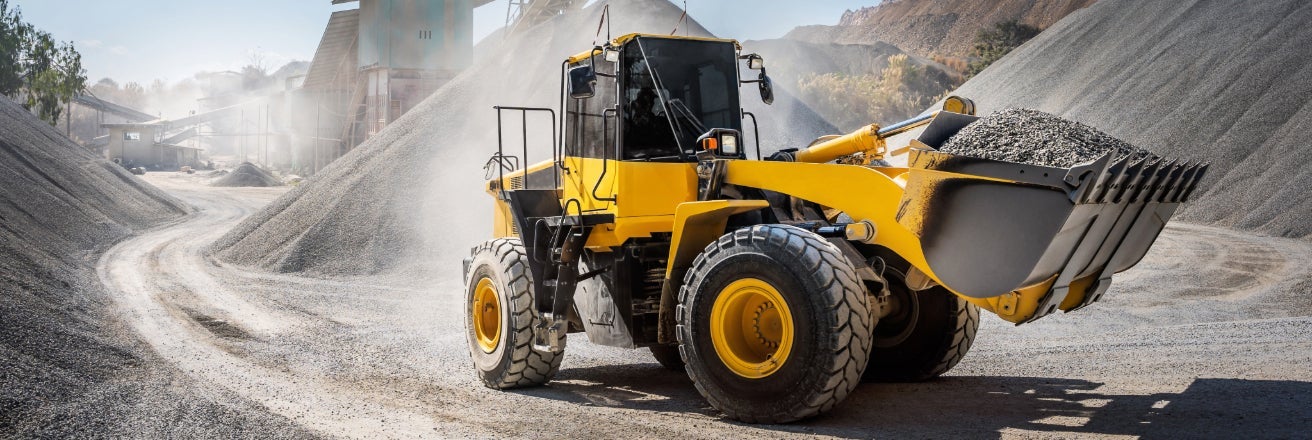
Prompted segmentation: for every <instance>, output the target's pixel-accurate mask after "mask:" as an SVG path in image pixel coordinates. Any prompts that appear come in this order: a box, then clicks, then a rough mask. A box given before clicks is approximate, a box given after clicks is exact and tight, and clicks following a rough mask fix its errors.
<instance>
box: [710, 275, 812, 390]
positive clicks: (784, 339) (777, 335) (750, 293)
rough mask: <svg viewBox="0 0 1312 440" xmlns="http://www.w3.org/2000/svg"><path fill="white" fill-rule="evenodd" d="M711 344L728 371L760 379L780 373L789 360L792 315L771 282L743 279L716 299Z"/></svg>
mask: <svg viewBox="0 0 1312 440" xmlns="http://www.w3.org/2000/svg"><path fill="white" fill-rule="evenodd" d="M711 342H712V343H713V344H714V345H715V354H717V355H719V357H720V360H721V361H723V362H724V365H725V366H726V367H729V370H730V371H733V372H734V373H735V374H737V375H739V376H742V377H745V378H748V379H760V378H763V377H766V376H769V375H771V374H774V372H776V371H779V368H781V367H783V365H784V362H785V361H787V360H788V354H789V353H790V352H792V349H793V315H792V313H790V312H789V310H788V304H787V303H785V302H784V297H783V296H782V295H780V294H779V290H778V289H775V288H774V286H771V285H770V283H767V282H765V281H762V280H759V279H756V278H743V279H740V280H737V281H734V282H732V283H730V284H729V285H728V286H726V287H725V288H724V290H721V291H720V295H719V296H717V297H716V298H715V304H714V305H712V306H711Z"/></svg>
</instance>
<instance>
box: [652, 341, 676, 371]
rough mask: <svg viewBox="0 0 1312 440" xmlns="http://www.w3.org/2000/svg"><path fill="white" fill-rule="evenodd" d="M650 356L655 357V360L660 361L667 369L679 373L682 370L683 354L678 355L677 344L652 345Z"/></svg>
mask: <svg viewBox="0 0 1312 440" xmlns="http://www.w3.org/2000/svg"><path fill="white" fill-rule="evenodd" d="M651 357H654V358H656V362H660V363H661V366H662V367H665V369H667V370H670V371H678V372H680V373H682V372H683V371H684V370H683V369H684V365H683V356H680V355H679V346H678V345H653V346H651Z"/></svg>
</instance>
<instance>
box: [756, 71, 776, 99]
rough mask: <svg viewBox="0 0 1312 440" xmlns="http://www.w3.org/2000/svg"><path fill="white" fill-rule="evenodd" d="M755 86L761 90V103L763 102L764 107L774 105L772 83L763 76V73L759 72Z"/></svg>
mask: <svg viewBox="0 0 1312 440" xmlns="http://www.w3.org/2000/svg"><path fill="white" fill-rule="evenodd" d="M756 85H757V87H759V88H760V89H761V102H764V103H765V105H770V104H774V83H773V82H771V81H770V77H769V76H766V75H765V72H761V79H760V80H759V81H758V82H757V84H756Z"/></svg>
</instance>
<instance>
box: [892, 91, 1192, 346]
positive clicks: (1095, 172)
mask: <svg viewBox="0 0 1312 440" xmlns="http://www.w3.org/2000/svg"><path fill="white" fill-rule="evenodd" d="M976 119H977V118H976V117H973V116H967V115H961V114H955V113H941V114H940V115H939V116H938V117H936V118H935V120H934V121H933V122H931V123H930V125H929V126H928V127H927V128H926V129H925V131H924V133H922V134H921V136H920V138H918V139H917V141H919V142H920V144H923V145H919V144H916V147H918V148H912V150H911V152H910V156H909V158H908V167H909V171H908V173H907V183H906V191H905V193H904V195H903V198H902V203H901V206H900V208H899V211H898V214H897V218H898V222H899V223H901V224H902V225H903V226H904V227H906V228H907V229H908V230H910V231H911V232H913V233H914V234H916V235H917V236H918V237H919V238H920V242H921V247H922V250H923V251H924V255H925V259H926V261H927V263H928V264H929V268H930V270H932V272H933V273H934V275H935V276H936V278H938V280H939V281H940V282H941V283H943V284H944V285H945V286H946V287H948V288H949V289H952V290H953V291H955V292H957V293H960V294H962V295H965V296H968V297H973V298H990V297H995V296H999V295H1003V294H1007V293H1009V292H1012V291H1016V290H1019V289H1021V288H1027V287H1032V286H1036V285H1040V284H1042V283H1046V282H1051V285H1050V286H1051V287H1049V288H1048V290H1047V293H1046V294H1045V295H1044V297H1043V299H1042V300H1041V301H1040V303H1039V307H1038V309H1036V313H1035V314H1034V316H1033V317H1031V318H1030V319H1029V320H1033V319H1037V318H1039V317H1042V316H1044V315H1047V314H1049V313H1052V312H1053V311H1055V310H1056V309H1057V307H1058V306H1059V305H1061V304H1062V303H1063V301H1065V300H1066V296H1067V294H1068V293H1070V292H1071V285H1072V283H1075V282H1077V281H1080V283H1077V285H1079V286H1080V287H1078V288H1077V290H1080V291H1082V295H1083V297H1082V300H1081V301H1080V303H1078V304H1075V305H1073V306H1069V307H1063V309H1066V310H1073V309H1076V308H1079V307H1083V306H1085V305H1088V304H1089V303H1091V302H1093V301H1097V300H1098V299H1099V298H1100V297H1101V296H1102V294H1103V293H1104V292H1106V290H1107V288H1108V286H1109V285H1110V283H1111V276H1112V274H1114V273H1117V272H1121V271H1124V270H1126V269H1129V268H1130V267H1132V266H1134V265H1135V264H1137V263H1138V262H1139V260H1141V259H1142V258H1143V256H1144V254H1146V253H1147V252H1148V249H1149V248H1150V247H1151V246H1152V243H1153V241H1155V240H1156V239H1157V235H1158V234H1159V233H1161V231H1162V228H1163V227H1165V226H1166V222H1167V221H1168V220H1170V218H1171V216H1172V215H1174V214H1175V210H1176V208H1177V207H1179V205H1180V203H1182V202H1184V201H1186V200H1188V198H1189V196H1190V195H1191V193H1192V192H1193V191H1194V189H1195V188H1196V187H1197V185H1198V182H1199V181H1200V180H1201V179H1202V177H1203V174H1204V173H1205V171H1206V169H1207V165H1205V164H1188V163H1177V162H1175V161H1172V160H1167V159H1163V158H1159V157H1144V158H1136V157H1124V158H1117V157H1113V155H1112V154H1110V153H1109V154H1108V155H1106V156H1104V157H1101V158H1099V159H1097V160H1093V161H1090V162H1087V163H1083V164H1079V165H1076V166H1074V167H1071V168H1052V167H1043V166H1034V165H1026V164H1018V163H1012V162H1005V161H997V160H988V159H979V158H973V157H966V156H958V155H953V154H948V153H944V152H940V151H936V150H934V149H933V148H937V147H939V146H941V145H942V144H943V143H944V142H945V141H946V140H947V139H948V138H949V137H951V136H952V135H953V134H955V133H956V132H957V131H958V130H960V129H961V128H962V127H965V126H966V125H967V124H969V123H971V122H973V121H975V120H976Z"/></svg>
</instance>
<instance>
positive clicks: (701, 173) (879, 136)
mask: <svg viewBox="0 0 1312 440" xmlns="http://www.w3.org/2000/svg"><path fill="white" fill-rule="evenodd" d="M740 52H741V47H740V46H739V44H738V43H737V42H736V41H734V40H721V39H709V38H691V37H676V36H657V35H642V34H632V35H625V36H623V37H620V38H617V39H614V40H612V41H610V42H608V43H606V44H605V45H603V46H598V47H595V48H593V49H591V50H588V51H585V52H583V53H581V54H578V55H576V56H573V57H570V58H568V59H567V60H565V61H564V62H563V63H562V67H561V69H562V85H561V101H560V107H559V108H558V109H547V108H526V107H497V108H496V111H497V115H498V122H499V123H500V122H502V120H503V119H504V118H507V117H509V118H511V120H517V121H521V122H522V123H523V130H524V133H525V135H524V137H525V143H524V146H523V149H522V150H521V151H514V152H508V151H507V150H506V148H505V145H499V146H498V150H497V152H496V153H495V154H494V155H493V157H492V159H491V160H489V162H488V164H489V167H491V168H490V169H491V170H492V174H493V176H489V179H490V180H489V181H488V183H487V186H486V190H487V192H488V193H489V194H490V195H491V196H492V197H493V198H494V199H495V204H494V207H495V213H494V214H495V216H494V219H495V221H494V224H493V225H492V226H493V229H494V234H495V238H494V239H492V240H490V241H488V242H486V243H483V244H482V245H480V246H478V247H476V248H474V250H473V253H472V255H471V257H470V258H468V259H466V260H465V262H464V263H465V277H466V280H467V291H466V299H467V302H466V310H468V317H467V320H466V324H467V328H468V339H469V347H470V352H471V355H472V357H473V361H474V365H475V368H476V369H477V371H478V374H479V376H480V377H481V379H482V380H483V382H484V383H485V384H486V385H487V386H489V387H492V388H496V389H507V388H515V387H521V386H531V385H539V384H542V383H545V382H547V381H548V380H550V379H551V377H552V376H553V375H554V374H555V373H556V371H557V370H558V369H559V366H560V362H561V359H562V357H563V355H564V352H565V348H566V347H565V345H566V334H568V333H576V332H583V333H586V334H587V338H588V340H589V341H591V342H592V343H595V344H602V345H608V346H615V347H626V348H641V347H646V348H649V349H650V350H651V353H652V354H653V355H654V356H655V358H656V360H657V361H659V362H660V363H661V364H662V365H664V366H666V367H668V368H671V369H675V370H679V371H686V373H687V374H688V376H689V377H690V378H691V379H692V381H693V382H694V384H695V385H696V388H697V390H698V391H699V392H700V393H701V394H702V395H703V396H704V397H705V398H706V399H707V400H708V401H709V402H710V403H711V404H712V405H713V406H715V407H716V408H717V409H719V410H721V411H723V413H724V414H725V415H726V416H728V417H730V418H733V419H738V420H742V421H746V422H758V423H784V422H790V421H794V420H798V419H802V418H806V417H810V416H814V415H817V414H820V413H823V412H825V411H828V410H829V409H831V408H833V407H834V406H835V405H837V404H838V403H839V402H841V401H842V400H843V399H844V398H845V397H846V396H847V395H848V394H849V393H850V392H851V391H852V389H853V388H855V387H856V386H857V384H858V383H859V382H861V381H863V380H866V381H870V380H877V381H919V380H926V379H930V378H934V377H937V376H939V375H941V374H943V373H944V372H946V371H948V370H949V369H951V368H952V367H953V366H954V365H956V364H957V362H958V361H960V360H961V358H962V356H964V355H965V354H966V352H967V350H968V349H969V348H970V345H971V342H972V340H973V339H974V336H975V330H976V328H977V326H978V324H979V310H980V309H983V310H986V311H988V312H990V313H993V314H996V315H997V316H999V317H1001V318H1002V319H1004V320H1007V321H1010V322H1014V323H1016V324H1022V323H1027V322H1031V321H1034V320H1036V319H1039V318H1041V317H1043V316H1046V315H1048V314H1051V313H1053V312H1055V311H1057V310H1062V311H1072V310H1076V309H1079V308H1081V307H1085V306H1087V305H1089V304H1090V303H1093V302H1095V301H1098V299H1099V298H1101V297H1102V295H1103V294H1104V293H1105V292H1107V289H1108V287H1109V286H1110V282H1111V278H1112V275H1113V274H1115V273H1117V272H1120V271H1123V270H1126V269H1128V268H1130V267H1131V266H1133V265H1135V264H1136V263H1137V262H1138V261H1139V260H1140V259H1141V258H1142V257H1143V255H1144V253H1146V252H1147V251H1148V248H1149V246H1150V245H1151V244H1152V243H1153V241H1154V240H1155V239H1156V237H1157V235H1158V233H1160V231H1161V230H1162V228H1163V226H1164V225H1165V223H1166V222H1167V220H1169V219H1170V217H1171V216H1172V214H1173V213H1174V211H1175V209H1176V207H1177V206H1178V205H1179V204H1180V203H1181V202H1182V201H1184V200H1186V199H1188V197H1189V195H1190V193H1191V192H1192V191H1193V190H1194V187H1195V185H1196V184H1197V182H1198V180H1199V179H1201V177H1202V175H1203V173H1204V171H1205V168H1206V167H1205V166H1200V165H1190V164H1177V163H1175V162H1172V161H1166V160H1162V159H1160V158H1156V157H1150V158H1147V159H1132V158H1123V159H1118V158H1115V157H1113V156H1112V154H1110V153H1109V154H1108V155H1107V156H1105V157H1102V158H1100V159H1097V160H1094V161H1092V162H1088V163H1083V164H1079V165H1077V166H1074V167H1071V168H1049V167H1041V166H1033V165H1026V164H1018V163H1009V162H1001V161H993V160H986V159H978V158H971V157H964V156H955V155H951V154H947V153H944V152H940V151H937V150H935V147H938V146H941V145H942V144H943V143H944V142H945V141H946V140H947V139H948V138H949V137H951V136H952V135H953V134H954V133H956V132H957V131H958V130H960V129H961V128H962V127H964V126H965V125H967V124H969V123H970V122H972V121H974V120H975V119H976V117H975V116H974V115H973V114H974V104H973V103H972V102H970V101H969V100H966V99H962V98H957V97H952V98H949V99H947V100H946V101H945V104H944V105H943V108H942V109H941V110H937V111H933V112H929V113H927V114H926V115H924V116H922V117H918V118H915V119H912V120H909V121H905V122H902V123H899V124H896V125H893V126H890V127H883V128H881V127H878V126H874V125H871V126H868V127H865V128H862V129H860V130H858V131H856V132H853V133H850V134H847V135H842V136H826V137H823V138H821V139H818V140H816V142H814V143H812V144H811V145H810V146H807V147H806V148H801V149H789V150H783V151H780V152H777V153H773V154H771V155H770V156H768V157H762V156H761V153H760V141H759V134H755V133H756V130H755V129H753V130H752V131H753V133H754V136H753V139H754V142H753V143H752V144H750V145H749V144H748V142H747V139H746V138H745V137H744V136H743V128H744V121H751V122H752V125H753V126H755V125H756V123H755V116H754V115H752V114H750V113H747V112H744V111H743V110H742V106H741V104H740V102H739V89H740V87H743V86H744V85H745V84H755V85H756V86H757V88H758V89H759V91H760V95H761V97H762V99H763V100H764V101H765V102H766V103H767V104H768V103H770V102H771V101H772V100H773V91H772V86H771V83H770V80H769V77H768V76H767V75H766V74H765V66H764V61H763V60H762V58H761V57H760V56H757V55H755V54H747V55H740ZM745 71H755V72H757V76H756V77H755V78H752V79H743V78H742V75H743V73H744V72H745ZM506 115H509V116H506ZM529 115H533V116H532V117H534V118H539V119H541V120H543V121H549V123H550V124H551V125H550V126H551V127H552V131H553V133H552V135H551V136H552V137H551V138H550V143H551V144H552V155H553V157H551V158H550V159H547V160H543V161H541V162H539V163H536V164H534V165H528V164H529V162H528V159H529V158H528V156H529V149H528V138H529V137H530V136H529V135H528V131H529V126H530V124H529V123H528V121H529V120H530V116H529ZM558 117H559V120H557V118H558ZM501 128H503V127H499V129H501ZM913 129H923V130H922V131H921V132H920V133H919V135H918V136H917V137H916V138H915V139H907V140H905V141H900V142H897V144H898V145H893V142H890V141H889V138H891V137H893V136H895V135H898V134H905V135H906V136H903V137H909V136H911V135H913V134H914V132H912V130H913ZM540 139H546V137H545V134H544V136H542V137H541V138H540ZM749 150H750V151H749ZM515 153H521V154H522V155H518V156H517V155H516V154H515ZM895 156H904V157H905V163H906V165H905V166H890V165H888V162H885V159H890V158H894V157H895ZM544 159H545V158H544ZM898 159H902V158H900V157H899V158H898ZM521 161H522V163H523V164H525V166H523V167H521V166H520V163H521ZM898 162H901V161H900V160H899V161H898Z"/></svg>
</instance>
